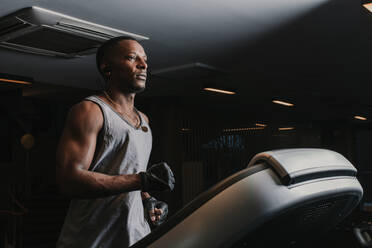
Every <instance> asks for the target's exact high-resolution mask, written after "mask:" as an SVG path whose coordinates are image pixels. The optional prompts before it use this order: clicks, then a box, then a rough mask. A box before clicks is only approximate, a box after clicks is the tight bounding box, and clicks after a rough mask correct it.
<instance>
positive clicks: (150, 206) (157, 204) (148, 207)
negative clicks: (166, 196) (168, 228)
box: [143, 197, 168, 226]
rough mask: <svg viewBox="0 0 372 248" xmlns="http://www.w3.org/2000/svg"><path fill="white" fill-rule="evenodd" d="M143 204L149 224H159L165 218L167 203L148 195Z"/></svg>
mask: <svg viewBox="0 0 372 248" xmlns="http://www.w3.org/2000/svg"><path fill="white" fill-rule="evenodd" d="M143 206H144V209H145V214H146V217H147V218H148V220H149V222H150V223H151V225H154V226H159V225H160V224H162V223H163V222H164V221H165V219H166V218H167V215H168V204H166V203H165V202H162V201H158V200H156V199H155V197H150V198H147V199H144V200H143ZM155 208H157V209H155ZM160 210H161V211H160Z"/></svg>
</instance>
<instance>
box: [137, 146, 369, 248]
mask: <svg viewBox="0 0 372 248" xmlns="http://www.w3.org/2000/svg"><path fill="white" fill-rule="evenodd" d="M356 173H357V171H356V169H355V168H354V166H353V165H352V164H351V163H350V162H349V161H348V160H347V159H346V158H345V157H343V156H342V155H341V154H339V153H337V152H334V151H331V150H326V149H283V150H274V151H267V152H262V153H259V154H257V155H256V156H254V157H253V159H252V160H251V161H250V163H249V164H248V166H247V168H246V169H243V170H241V171H239V172H237V173H235V174H234V175H232V176H230V177H228V178H226V179H225V180H223V181H221V182H220V183H218V184H216V185H215V186H213V187H212V188H210V189H209V190H207V191H206V192H204V193H202V194H201V195H199V196H198V197H196V198H195V199H194V200H193V201H191V202H190V203H189V204H187V205H186V206H185V207H184V208H183V209H181V210H180V211H178V212H177V213H175V214H174V215H173V216H171V217H170V218H169V219H168V220H167V221H166V222H164V223H163V224H162V225H160V226H159V227H157V228H156V229H154V230H153V231H152V232H151V233H150V234H149V235H147V236H146V237H144V238H143V239H141V240H140V241H138V242H137V243H136V244H134V245H133V246H131V248H140V247H150V248H168V247H170V248H199V247H201V248H204V247H206V248H208V247H213V248H214V247H218V248H219V247H221V248H222V247H224V248H225V247H233V248H240V247H295V245H296V244H301V242H303V241H304V240H305V241H306V240H309V239H313V238H315V237H319V236H320V235H321V234H323V233H325V232H326V231H328V230H330V229H332V228H333V227H335V225H337V224H338V223H340V222H341V221H342V220H343V219H344V218H345V217H346V216H348V215H349V214H350V213H351V211H352V210H353V209H354V208H355V207H356V206H357V205H358V203H359V201H360V200H361V198H362V195H363V189H362V187H361V185H360V183H359V182H358V180H357V179H356Z"/></svg>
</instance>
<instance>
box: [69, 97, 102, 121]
mask: <svg viewBox="0 0 372 248" xmlns="http://www.w3.org/2000/svg"><path fill="white" fill-rule="evenodd" d="M69 119H70V121H72V122H75V123H76V122H79V123H81V124H84V125H85V124H87V123H90V124H98V125H101V123H102V121H103V116H102V112H101V109H100V107H99V106H98V105H97V104H96V103H94V102H92V101H88V100H86V99H84V100H82V101H81V102H78V103H76V104H75V105H73V106H72V107H71V109H70V112H69Z"/></svg>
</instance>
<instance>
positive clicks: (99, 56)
mask: <svg viewBox="0 0 372 248" xmlns="http://www.w3.org/2000/svg"><path fill="white" fill-rule="evenodd" d="M122 40H134V41H137V40H136V39H134V38H132V37H130V36H118V37H114V38H112V39H109V40H107V41H105V42H104V43H103V44H102V45H101V46H100V47H99V48H98V50H97V53H96V64H97V68H98V71H99V73H100V74H101V75H102V76H103V78H105V75H104V73H103V71H102V70H101V64H102V61H103V59H104V58H105V55H106V54H107V53H108V52H109V51H110V50H111V49H113V48H114V47H115V46H116V45H118V44H119V42H120V41H122ZM137 42H138V41H137Z"/></svg>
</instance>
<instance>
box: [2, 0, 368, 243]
mask: <svg viewBox="0 0 372 248" xmlns="http://www.w3.org/2000/svg"><path fill="white" fill-rule="evenodd" d="M110 2H112V3H110ZM363 3H364V2H361V1H359V0H358V1H353V0H317V1H291V0H285V1H283V2H282V3H279V2H278V1H272V0H265V1H238V0H234V1H227V2H223V1H216V3H214V2H213V1H200V2H197V1H191V2H187V3H177V2H173V1H163V2H162V3H160V2H158V3H157V2H151V1H137V2H134V1H133V2H131V1H122V2H120V1H106V2H105V3H104V4H103V3H101V2H100V1H98V0H95V1H85V0H84V1H78V2H75V1H70V0H69V1H63V3H62V2H61V1H55V0H53V1H43V0H40V1H31V0H22V1H11V0H3V1H2V2H1V3H0V6H1V8H0V16H6V15H8V14H10V13H12V12H14V11H18V10H19V9H22V8H25V7H30V6H40V7H43V8H47V9H51V10H53V11H58V12H61V13H64V14H68V15H70V16H74V17H77V18H81V19H83V20H88V21H91V22H95V23H98V24H101V25H105V26H110V27H114V28H118V29H122V30H128V31H130V32H134V33H139V34H142V35H145V36H148V37H149V38H150V39H149V40H145V41H143V42H141V44H142V45H143V46H144V48H145V50H146V52H147V53H148V56H149V68H150V76H149V78H148V82H147V84H148V85H147V89H146V91H145V92H143V93H140V94H138V95H137V96H136V107H137V108H138V109H139V110H141V111H142V112H144V113H146V114H147V116H148V117H149V119H150V126H151V128H152V133H153V149H152V153H151V157H150V163H149V164H151V163H156V162H159V161H167V162H168V164H169V165H170V166H171V168H172V169H173V171H174V172H175V177H176V179H177V183H176V187H175V190H174V191H173V192H167V193H157V194H156V195H157V196H158V197H159V198H162V199H164V200H166V201H167V202H168V204H169V208H170V215H172V214H175V213H176V212H177V211H179V210H180V209H181V208H182V207H184V206H185V205H186V204H187V203H189V202H190V201H191V200H192V199H194V198H195V197H196V196H197V195H199V194H200V193H202V192H204V191H206V190H207V189H209V188H210V187H212V186H213V185H215V184H216V183H218V182H220V181H221V180H223V179H225V178H226V177H228V176H230V175H232V174H234V173H236V172H238V171H240V170H242V169H244V168H246V166H247V164H248V162H249V161H250V159H251V158H252V157H253V156H254V155H255V154H257V153H259V152H262V151H268V150H274V149H282V148H326V149H330V150H333V151H336V152H338V153H340V154H342V155H343V156H345V157H346V158H347V159H348V160H349V161H350V162H351V163H352V164H353V165H354V166H355V167H356V168H357V170H358V174H357V178H358V180H359V181H360V183H361V184H362V186H363V190H364V195H363V199H362V201H361V203H360V204H359V206H358V207H357V208H356V209H355V210H354V211H353V213H352V214H351V215H350V216H349V217H348V218H347V219H346V220H344V221H343V222H342V223H341V224H339V225H338V226H337V227H336V228H335V229H334V230H332V231H331V232H330V233H328V234H327V235H326V236H323V237H321V239H320V240H316V241H314V240H311V237H309V242H310V241H312V242H314V243H313V244H311V245H310V244H309V247H310V246H315V247H322V246H323V245H324V247H326V246H327V247H339V248H342V247H345V248H346V247H363V246H362V245H361V244H360V243H358V241H357V240H356V238H355V235H354V233H353V228H354V227H357V226H368V225H372V224H371V223H372V222H371V221H372V218H371V211H372V208H371V205H370V204H372V165H371V164H370V163H371V162H372V157H371V153H370V152H371V147H372V122H371V120H372V97H371V91H372V86H371V84H370V75H371V73H370V68H371V63H370V61H369V59H370V58H371V55H372V53H371V47H370V44H372V32H371V26H372V13H370V12H369V11H368V10H367V9H366V8H365V7H363ZM0 38H1V37H0ZM0 41H1V40H0ZM0 58H1V59H0V78H1V80H0V111H1V115H0V116H1V117H0V120H1V121H0V127H1V128H0V169H1V173H0V185H1V187H0V199H1V200H0V247H4V248H11V247H12V248H20V247H25V248H28V247H29V248H31V247H35V248H36V247H38V248H42V247H55V243H56V240H57V238H58V235H59V232H60V230H61V226H62V224H63V220H64V218H65V214H66V211H67V207H68V204H69V199H68V198H66V197H64V196H62V195H61V194H60V192H59V190H58V188H57V185H56V178H55V160H56V157H55V154H56V147H57V143H58V140H59V137H60V135H61V132H62V130H63V127H64V123H65V119H66V115H67V113H68V111H69V109H70V108H71V107H72V106H73V105H74V104H76V103H78V102H79V101H81V100H82V99H83V98H84V97H86V96H89V95H92V94H95V93H97V92H100V91H101V90H102V88H103V80H102V78H100V76H99V74H98V72H97V69H96V67H95V61H94V59H95V58H94V54H91V55H87V56H82V57H77V58H64V57H58V56H44V55H39V54H32V53H25V52H22V51H16V50H12V49H9V48H5V47H2V46H0ZM4 79H5V80H4ZM13 80H14V81H26V82H28V84H20V83H14V82H11V81H13ZM206 85H208V86H209V85H212V86H215V87H217V88H221V89H222V88H223V89H229V90H232V91H234V92H235V93H236V94H234V95H228V94H221V93H217V92H210V91H206V90H203V88H204V87H205V86H206ZM273 100H281V101H286V102H289V103H293V104H294V106H291V107H288V106H283V105H278V104H275V103H273ZM359 117H362V118H359ZM363 117H364V118H363ZM358 118H359V119H358ZM371 237H372V234H371ZM278 247H280V245H278ZM365 247H366V246H365Z"/></svg>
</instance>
